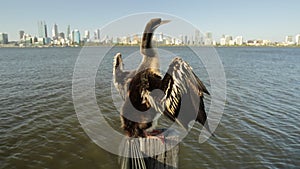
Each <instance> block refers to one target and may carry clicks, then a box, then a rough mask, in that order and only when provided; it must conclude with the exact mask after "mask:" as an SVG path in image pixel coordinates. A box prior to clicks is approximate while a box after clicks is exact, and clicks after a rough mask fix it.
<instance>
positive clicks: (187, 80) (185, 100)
mask: <svg viewBox="0 0 300 169" xmlns="http://www.w3.org/2000/svg"><path fill="white" fill-rule="evenodd" d="M161 90H162V92H163V96H160V97H157V96H155V95H157V94H156V93H150V94H149V98H148V100H149V101H150V104H151V106H152V107H154V108H156V109H157V110H158V111H160V112H161V113H163V114H164V115H166V116H167V117H169V118H170V119H171V120H173V121H176V122H177V123H179V124H180V125H181V126H182V127H184V128H185V129H188V124H189V123H190V122H191V121H193V120H195V121H198V122H200V123H201V124H202V125H203V126H205V128H207V129H208V130H209V128H208V126H207V125H205V121H206V119H207V116H206V113H205V109H204V102H203V94H204V93H206V94H208V95H209V92H208V90H207V89H206V87H205V86H204V84H203V83H202V82H201V80H200V79H199V78H198V77H197V76H196V75H195V73H194V72H193V70H192V68H191V67H190V66H189V64H188V63H186V62H185V61H183V60H182V59H181V58H178V57H177V58H174V59H173V61H172V62H171V64H170V65H169V68H168V71H167V73H166V75H165V76H164V78H163V79H162V83H161ZM157 98H159V99H157Z"/></svg>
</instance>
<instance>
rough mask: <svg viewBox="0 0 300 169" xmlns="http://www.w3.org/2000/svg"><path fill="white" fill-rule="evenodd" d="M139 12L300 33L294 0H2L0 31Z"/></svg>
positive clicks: (248, 35)
mask: <svg viewBox="0 0 300 169" xmlns="http://www.w3.org/2000/svg"><path fill="white" fill-rule="evenodd" d="M141 12H163V13H168V14H172V15H175V16H179V17H181V18H184V19H185V20H187V21H189V22H191V23H192V24H193V25H195V26H196V27H198V28H199V29H200V30H202V31H204V32H206V31H210V32H212V33H213V37H214V38H215V39H217V40H218V38H219V37H220V36H221V35H222V34H229V35H232V36H237V35H243V36H244V38H245V39H270V40H273V41H283V40H284V37H285V36H286V35H293V36H295V35H296V34H299V33H300V19H299V18H300V1H299V0H285V1H283V0H278V1H276V0H251V1H241V0H231V1H230V0H228V1H225V0H207V1H202V0H192V1H182V0H181V1H180V0H172V1H171V0H170V1H167V0H152V1H146V0H128V1H125V0H122V1H116V0H106V1H103V2H101V1H96V0H95V1H88V0H85V1H68V0H65V1H59V0H52V1H40V0H18V1H17V0H3V1H1V15H0V20H1V22H0V32H7V33H8V36H9V40H17V39H18V31H19V30H24V31H25V32H26V33H29V34H32V35H37V32H38V31H37V21H39V20H43V21H45V22H46V24H47V26H48V34H51V29H52V26H53V24H54V23H56V24H57V25H58V29H59V32H66V27H67V25H68V24H70V25H71V29H79V30H80V31H81V33H83V31H84V30H86V29H87V30H90V31H93V30H94V29H96V28H101V27H103V26H104V25H105V24H107V23H109V22H111V21H112V20H116V19H118V18H120V17H123V16H126V15H129V14H134V13H141Z"/></svg>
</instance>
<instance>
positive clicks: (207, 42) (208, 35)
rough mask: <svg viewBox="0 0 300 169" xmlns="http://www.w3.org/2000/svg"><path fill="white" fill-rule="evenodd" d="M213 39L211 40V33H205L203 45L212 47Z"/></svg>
mask: <svg viewBox="0 0 300 169" xmlns="http://www.w3.org/2000/svg"><path fill="white" fill-rule="evenodd" d="M212 43H213V39H212V33H211V32H206V33H205V45H212Z"/></svg>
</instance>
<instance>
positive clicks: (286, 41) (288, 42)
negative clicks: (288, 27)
mask: <svg viewBox="0 0 300 169" xmlns="http://www.w3.org/2000/svg"><path fill="white" fill-rule="evenodd" d="M285 43H286V44H293V36H286V37H285Z"/></svg>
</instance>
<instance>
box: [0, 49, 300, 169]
mask: <svg viewBox="0 0 300 169" xmlns="http://www.w3.org/2000/svg"><path fill="white" fill-rule="evenodd" d="M137 50H138V48H135V47H117V48H113V49H112V51H111V52H110V53H109V54H108V55H111V56H114V54H115V53H116V52H122V54H123V56H124V57H126V56H128V55H130V54H132V53H134V52H136V51H137ZM162 50H166V51H170V52H172V53H174V55H179V56H182V57H183V58H184V59H185V60H187V61H188V62H190V64H191V65H192V66H193V67H194V70H195V71H196V73H197V74H198V75H199V77H200V78H201V79H202V80H203V81H204V82H205V83H206V84H207V85H208V86H209V78H208V76H207V73H206V71H205V68H204V67H203V65H201V63H200V62H197V61H195V60H194V59H193V58H195V56H194V55H193V53H191V52H190V51H189V50H187V49H186V48H179V47H165V48H162ZM217 51H218V53H219V55H220V58H221V60H222V62H223V64H224V68H225V73H226V78H227V101H226V106H225V111H224V114H223V117H222V120H221V123H220V124H219V126H218V128H217V130H216V133H215V134H216V137H215V138H211V139H210V140H209V141H207V142H205V143H203V144H199V143H198V135H199V132H198V131H197V130H192V131H191V132H190V133H189V135H188V136H187V137H186V138H185V139H184V141H183V142H182V143H181V144H180V154H179V166H180V168H297V167H299V161H300V143H299V135H300V132H299V131H300V125H299V122H298V119H299V118H300V112H299V108H300V102H299V100H300V89H299V86H300V74H299V72H300V65H299V63H300V49H299V48H217ZM79 52H80V49H79V48H46V49H29V48H28V49H6V48H3V49H0V70H1V71H0V75H1V81H0V91H1V92H0V105H1V107H0V119H1V123H0V124H1V128H0V132H1V137H0V168H118V167H119V166H118V164H117V160H118V157H117V156H115V155H112V154H110V153H108V152H106V151H104V150H102V149H101V148H100V147H98V146H96V144H94V143H93V142H92V141H91V140H90V139H89V138H88V136H87V135H86V134H85V133H84V131H83V130H82V128H81V126H80V124H79V122H78V120H77V118H76V113H75V111H74V107H73V103H72V86H71V85H72V74H73V68H74V64H75V62H76V59H77V56H78V54H79ZM128 61H130V58H129V57H128ZM137 63H138V62H137ZM164 63H165V62H164ZM166 63H168V61H166ZM125 64H126V63H125ZM199 64H200V66H199ZM103 65H105V66H102V67H100V68H99V71H98V74H97V79H96V93H97V101H98V104H99V107H100V108H101V110H102V112H104V113H105V117H106V119H107V121H108V123H109V124H110V125H111V126H112V127H113V128H115V129H116V130H120V129H119V124H120V121H119V117H118V112H117V111H116V108H115V107H114V104H113V102H112V98H111V96H110V92H111V88H110V87H111V84H110V82H111V65H112V59H110V58H109V57H107V58H106V59H104V60H103ZM125 67H126V65H125ZM208 100H209V99H207V100H206V102H208ZM160 125H161V126H163V127H164V126H165V127H166V126H167V125H169V122H168V120H166V119H162V120H160ZM196 127H200V126H199V125H198V126H197V125H196Z"/></svg>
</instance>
